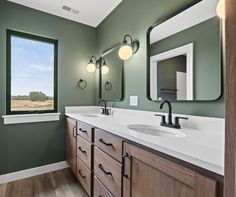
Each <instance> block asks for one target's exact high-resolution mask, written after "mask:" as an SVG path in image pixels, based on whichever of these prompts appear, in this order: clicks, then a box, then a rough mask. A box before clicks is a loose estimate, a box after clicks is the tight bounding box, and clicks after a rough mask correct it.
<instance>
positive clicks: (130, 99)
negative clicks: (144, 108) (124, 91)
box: [129, 96, 138, 106]
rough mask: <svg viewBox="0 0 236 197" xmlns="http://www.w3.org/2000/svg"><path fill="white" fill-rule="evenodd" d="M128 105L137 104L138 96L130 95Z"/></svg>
mask: <svg viewBox="0 0 236 197" xmlns="http://www.w3.org/2000/svg"><path fill="white" fill-rule="evenodd" d="M129 105H130V106H138V96H130V98H129Z"/></svg>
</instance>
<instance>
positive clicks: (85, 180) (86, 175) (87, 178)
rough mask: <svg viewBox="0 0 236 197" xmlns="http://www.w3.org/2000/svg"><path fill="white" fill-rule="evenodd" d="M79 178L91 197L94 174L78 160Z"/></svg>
mask: <svg viewBox="0 0 236 197" xmlns="http://www.w3.org/2000/svg"><path fill="white" fill-rule="evenodd" d="M77 178H78V180H79V182H80V183H81V185H82V186H83V188H84V189H85V191H86V192H87V193H88V195H89V196H91V194H92V191H91V189H92V187H91V186H92V182H91V181H92V172H91V170H90V169H88V168H87V167H86V166H85V164H84V163H83V162H82V161H81V160H80V159H79V158H77Z"/></svg>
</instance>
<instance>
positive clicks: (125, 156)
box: [122, 153, 129, 179]
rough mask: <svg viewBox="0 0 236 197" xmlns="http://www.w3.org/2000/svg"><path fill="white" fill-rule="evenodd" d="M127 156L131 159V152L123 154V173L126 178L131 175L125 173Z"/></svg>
mask: <svg viewBox="0 0 236 197" xmlns="http://www.w3.org/2000/svg"><path fill="white" fill-rule="evenodd" d="M125 158H128V159H129V154H128V153H125V154H124V155H123V156H122V174H123V177H125V178H127V179H128V178H129V176H128V175H127V174H125Z"/></svg>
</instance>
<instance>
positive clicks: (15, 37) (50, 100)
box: [6, 30, 57, 114]
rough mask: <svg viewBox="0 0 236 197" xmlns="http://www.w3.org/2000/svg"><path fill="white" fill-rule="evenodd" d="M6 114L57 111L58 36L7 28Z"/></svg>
mask: <svg viewBox="0 0 236 197" xmlns="http://www.w3.org/2000/svg"><path fill="white" fill-rule="evenodd" d="M6 107H7V110H6V111H7V114H28V113H52V112H57V40H53V39H49V38H44V37H40V36H35V35H30V34H26V33H21V32H16V31H12V30H7V106H6Z"/></svg>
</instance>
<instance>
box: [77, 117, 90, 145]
mask: <svg viewBox="0 0 236 197" xmlns="http://www.w3.org/2000/svg"><path fill="white" fill-rule="evenodd" d="M77 134H78V135H80V136H81V137H83V138H84V139H86V140H88V141H89V142H92V140H93V127H92V126H90V125H87V124H85V123H83V122H80V121H78V122H77Z"/></svg>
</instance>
